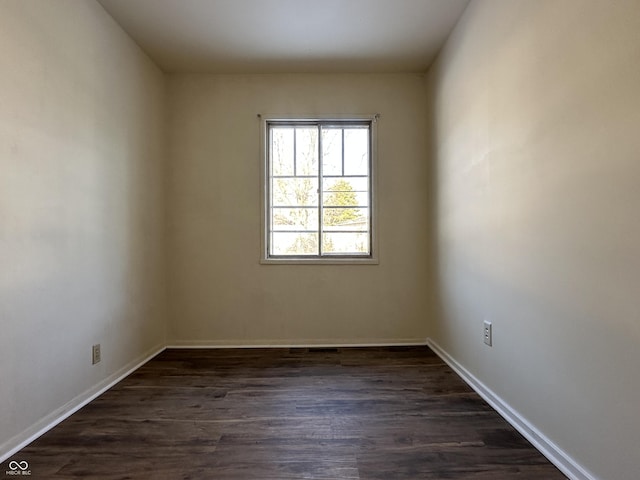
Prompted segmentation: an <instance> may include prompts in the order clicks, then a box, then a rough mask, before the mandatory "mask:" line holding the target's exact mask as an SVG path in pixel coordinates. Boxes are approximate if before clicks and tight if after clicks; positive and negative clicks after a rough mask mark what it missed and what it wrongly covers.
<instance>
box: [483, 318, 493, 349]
mask: <svg viewBox="0 0 640 480" xmlns="http://www.w3.org/2000/svg"><path fill="white" fill-rule="evenodd" d="M484 343H486V344H487V345H489V346H490V347H491V346H492V345H493V332H492V330H491V322H488V321H487V320H485V321H484Z"/></svg>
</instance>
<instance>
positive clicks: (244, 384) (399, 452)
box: [3, 347, 565, 480]
mask: <svg viewBox="0 0 640 480" xmlns="http://www.w3.org/2000/svg"><path fill="white" fill-rule="evenodd" d="M10 460H16V461H22V460H25V461H27V462H29V468H30V470H31V478H46V479H72V478H73V479H76V478H88V479H114V480H115V479H153V480H160V479H171V480H174V479H221V480H239V479H256V480H288V479H327V480H329V479H331V480H333V479H362V480H364V479H367V480H374V479H383V480H391V479H403V480H404V479H465V480H470V479H474V480H476V479H478V480H479V479H492V480H501V479H528V480H537V479H540V480H553V479H564V478H565V477H564V476H563V475H562V474H561V473H560V472H559V471H558V470H557V469H556V468H555V467H554V466H553V465H552V464H551V463H549V462H548V461H547V460H546V459H545V458H544V457H543V456H542V455H541V454H540V453H539V452H538V451H537V450H535V449H534V448H533V447H532V446H531V445H530V444H529V443H528V442H527V441H526V440H525V439H524V438H523V437H522V436H521V435H520V434H519V433H517V432H516V431H515V430H514V429H513V428H512V427H511V426H510V425H509V424H507V423H506V422H505V421H504V420H503V419H502V418H501V417H500V416H499V415H498V414H497V413H496V412H495V411H493V410H492V409H491V408H490V407H489V405H487V404H486V403H485V402H484V401H483V400H482V399H481V398H480V397H479V396H478V395H477V394H475V393H474V392H473V391H472V390H471V389H470V388H469V387H468V386H467V385H466V384H465V383H464V382H463V381H462V380H461V379H460V378H459V377H458V376H457V375H456V374H455V373H454V372H453V371H452V370H451V369H450V368H449V367H448V366H447V365H446V364H444V363H443V362H442V361H441V360H440V359H439V358H438V357H437V356H436V355H435V354H434V353H433V352H432V351H431V350H429V349H428V348H427V347H389V348H337V349H311V350H310V349H302V348H300V349H296V348H294V349H221V350H208V349H207V350H166V351H164V352H163V353H161V354H160V355H158V356H157V357H155V358H154V359H153V360H152V361H150V362H149V363H147V364H146V365H144V366H143V367H142V368H140V369H139V370H137V371H136V372H135V373H133V374H132V375H130V376H129V377H127V378H126V379H125V380H123V381H122V382H120V383H119V384H118V385H116V386H115V387H114V388H112V389H110V390H109V391H107V392H106V393H105V394H103V395H102V396H100V397H99V398H97V399H96V400H94V401H93V402H91V403H90V404H89V405H87V406H86V407H85V408H83V409H81V410H80V411H79V412H77V413H76V414H74V415H73V416H71V417H70V418H68V419H67V420H65V421H64V422H62V423H61V424H60V425H58V426H57V427H55V428H54V429H53V430H51V431H50V432H48V433H46V434H45V435H43V436H42V437H40V438H39V439H38V440H36V441H35V442H33V443H32V444H31V445H29V446H28V447H26V448H24V449H23V450H22V451H20V452H19V453H17V454H16V455H14V456H13V458H11V459H10ZM8 463H9V462H8V461H7V462H5V464H4V465H3V467H4V468H5V469H6V468H7V465H8Z"/></svg>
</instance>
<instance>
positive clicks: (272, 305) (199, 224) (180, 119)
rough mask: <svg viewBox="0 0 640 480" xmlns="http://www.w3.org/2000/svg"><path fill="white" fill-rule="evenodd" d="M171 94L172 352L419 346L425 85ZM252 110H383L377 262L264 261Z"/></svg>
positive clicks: (174, 84)
mask: <svg viewBox="0 0 640 480" xmlns="http://www.w3.org/2000/svg"><path fill="white" fill-rule="evenodd" d="M168 86H169V104H168V108H169V118H170V127H169V130H170V133H171V141H170V159H171V161H170V164H171V168H170V173H169V177H170V181H169V185H170V187H169V201H168V205H169V209H170V210H169V235H168V242H169V245H168V252H169V253H168V261H169V264H170V271H171V275H170V280H169V285H170V286H169V292H170V294H169V298H170V332H169V343H170V344H171V343H173V344H211V345H219V344H238V345H251V344H311V343H315V344H319V343H370V342H416V341H424V339H425V338H426V334H427V313H426V311H427V306H428V305H427V300H426V298H427V296H426V295H425V293H424V290H425V286H426V283H427V267H426V265H427V261H428V258H429V253H430V252H428V245H429V243H428V233H429V232H428V228H427V225H426V222H425V218H426V216H427V215H428V212H429V209H428V207H427V204H428V202H427V199H428V195H429V191H428V190H429V189H428V187H427V182H428V177H427V173H428V167H427V165H426V162H425V158H426V155H427V143H426V138H425V135H424V132H425V130H426V128H427V127H426V118H427V115H426V107H425V105H426V95H425V89H424V79H423V78H422V77H421V76H418V75H255V76H251V75H245V76H237V75H227V76H225V75H222V76H212V75H172V76H170V77H169V84H168ZM258 113H262V114H306V115H322V114H373V113H380V115H381V118H380V121H379V123H378V174H379V175H378V179H379V180H378V199H379V215H378V221H379V236H378V238H379V245H380V264H379V265H356V266H344V265H339V266H336V265H331V266H330V265H320V266H318V265H261V264H260V263H259V260H260V224H261V214H262V212H261V208H260V168H261V158H260V133H259V125H260V123H259V121H258V118H257V116H256V115H257V114H258Z"/></svg>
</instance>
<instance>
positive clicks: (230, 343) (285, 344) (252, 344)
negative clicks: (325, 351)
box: [167, 338, 427, 348]
mask: <svg viewBox="0 0 640 480" xmlns="http://www.w3.org/2000/svg"><path fill="white" fill-rule="evenodd" d="M425 345H427V339H426V338H393V339H357V340H355V341H354V340H346V339H344V340H343V339H339V340H335V339H320V340H309V339H305V340H255V341H253V340H249V341H247V340H211V341H205V342H203V341H201V340H199V341H190V340H178V341H174V342H172V343H170V344H169V345H167V348H342V347H410V346H425Z"/></svg>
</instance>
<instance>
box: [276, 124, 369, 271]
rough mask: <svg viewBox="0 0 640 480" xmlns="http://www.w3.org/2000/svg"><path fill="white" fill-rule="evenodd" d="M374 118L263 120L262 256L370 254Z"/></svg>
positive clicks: (325, 258) (351, 256) (345, 257)
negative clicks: (263, 203) (263, 192)
mask: <svg viewBox="0 0 640 480" xmlns="http://www.w3.org/2000/svg"><path fill="white" fill-rule="evenodd" d="M373 123H374V119H371V118H368V119H351V120H266V121H265V124H264V126H265V147H266V148H265V150H266V151H265V157H266V168H265V172H266V175H265V197H266V198H265V200H266V201H265V205H266V208H265V245H264V247H265V251H264V258H265V259H266V260H320V263H322V262H324V261H331V260H336V261H350V260H351V261H357V260H366V259H369V260H371V259H373V258H374V256H373V247H374V241H373V235H372V227H373V216H372V213H373V202H372V199H373V191H372V177H373V175H372V169H373V161H372V158H373V155H372V150H373V148H372V146H373V141H372V137H373V133H372V130H373ZM312 263H314V262H312Z"/></svg>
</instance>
